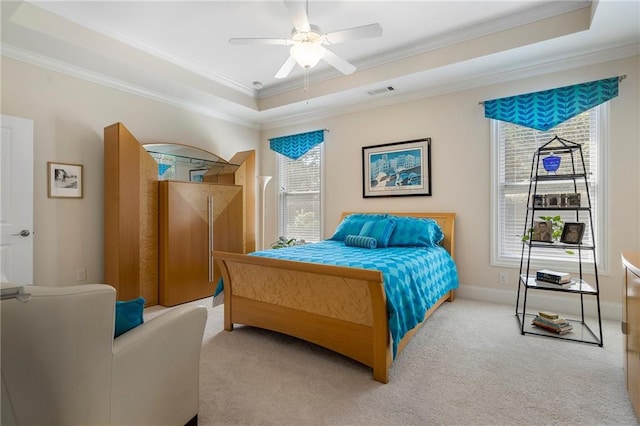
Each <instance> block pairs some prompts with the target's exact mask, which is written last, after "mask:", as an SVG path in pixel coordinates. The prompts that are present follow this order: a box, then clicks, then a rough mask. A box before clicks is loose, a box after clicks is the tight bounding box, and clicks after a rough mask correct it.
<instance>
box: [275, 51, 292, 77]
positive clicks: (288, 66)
mask: <svg viewBox="0 0 640 426" xmlns="http://www.w3.org/2000/svg"><path fill="white" fill-rule="evenodd" d="M295 66H296V60H295V58H294V57H293V56H289V58H288V59H287V60H286V61H285V62H284V64H282V66H281V67H280V69H279V70H278V72H277V73H276V78H285V77H286V76H288V75H289V73H290V72H291V70H292V69H293V67H295Z"/></svg>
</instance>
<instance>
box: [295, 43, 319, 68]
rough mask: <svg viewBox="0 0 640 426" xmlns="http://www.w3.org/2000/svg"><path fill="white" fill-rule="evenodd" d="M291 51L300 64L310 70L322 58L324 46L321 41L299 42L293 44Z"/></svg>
mask: <svg viewBox="0 0 640 426" xmlns="http://www.w3.org/2000/svg"><path fill="white" fill-rule="evenodd" d="M289 53H290V54H291V56H293V58H294V59H295V60H296V62H297V63H298V65H300V66H301V67H302V68H304V69H307V70H308V69H311V68H313V67H315V66H316V65H317V64H318V62H319V61H320V59H322V56H323V55H324V48H323V47H322V46H321V45H320V44H319V43H308V42H307V43H299V44H294V45H293V46H291V50H289Z"/></svg>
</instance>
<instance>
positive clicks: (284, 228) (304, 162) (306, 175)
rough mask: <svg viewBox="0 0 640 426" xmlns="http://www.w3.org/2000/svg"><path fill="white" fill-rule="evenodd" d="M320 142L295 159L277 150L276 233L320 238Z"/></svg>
mask: <svg viewBox="0 0 640 426" xmlns="http://www.w3.org/2000/svg"><path fill="white" fill-rule="evenodd" d="M321 165H322V144H319V145H316V146H315V147H314V148H312V149H311V150H310V151H309V152H307V153H306V154H305V155H304V156H302V157H300V158H299V159H298V160H292V159H290V158H288V157H285V156H284V155H281V154H278V177H279V188H280V200H279V201H280V202H279V205H280V208H279V210H280V211H279V215H278V217H279V224H278V235H282V236H284V237H286V238H297V239H301V238H302V239H304V240H305V241H308V242H317V241H320V239H321V235H322V229H321V224H322V220H321V208H320V201H321V197H320V195H321V182H322V170H321Z"/></svg>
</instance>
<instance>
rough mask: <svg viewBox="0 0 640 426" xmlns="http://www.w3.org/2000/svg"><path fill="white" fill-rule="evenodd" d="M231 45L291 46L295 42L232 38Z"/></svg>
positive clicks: (277, 39) (276, 39) (273, 39)
mask: <svg viewBox="0 0 640 426" xmlns="http://www.w3.org/2000/svg"><path fill="white" fill-rule="evenodd" d="M229 43H230V44H276V45H282V46H289V45H291V44H293V41H291V40H289V39H286V38H231V39H229Z"/></svg>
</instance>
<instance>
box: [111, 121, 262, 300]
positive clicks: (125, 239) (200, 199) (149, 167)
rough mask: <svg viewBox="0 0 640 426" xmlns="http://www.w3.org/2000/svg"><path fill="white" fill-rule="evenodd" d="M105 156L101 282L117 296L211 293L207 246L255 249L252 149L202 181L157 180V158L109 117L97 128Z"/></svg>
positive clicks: (212, 268) (213, 275)
mask: <svg viewBox="0 0 640 426" xmlns="http://www.w3.org/2000/svg"><path fill="white" fill-rule="evenodd" d="M235 161H237V163H236V162H235ZM104 162H105V164H104V215H105V218H104V245H105V253H104V270H105V282H106V283H107V284H109V285H112V286H113V287H115V289H116V291H117V299H118V300H129V299H133V298H136V297H138V296H142V297H144V298H145V299H146V301H147V306H152V305H156V304H161V305H163V306H173V305H177V304H180V303H185V302H188V301H191V300H196V299H200V298H204V297H208V296H211V295H212V294H213V292H214V290H215V287H216V285H217V282H218V280H219V278H220V273H219V271H218V270H217V266H216V265H215V262H214V261H213V258H212V254H213V250H214V249H215V250H223V251H230V252H236V253H248V252H251V251H254V250H255V151H246V152H241V153H238V154H236V155H235V156H234V158H233V159H232V160H231V162H230V163H229V164H232V165H234V167H227V168H224V170H223V172H222V173H216V174H211V175H205V176H204V182H188V181H173V180H158V162H157V161H156V160H155V159H154V158H153V157H152V156H151V155H150V154H149V152H147V150H146V149H145V148H144V147H143V145H141V144H140V143H139V142H138V141H137V140H136V138H135V137H134V136H133V135H132V134H131V133H130V132H129V131H128V130H127V129H126V127H125V126H124V125H123V124H122V123H115V124H113V125H111V126H108V127H105V129H104Z"/></svg>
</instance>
